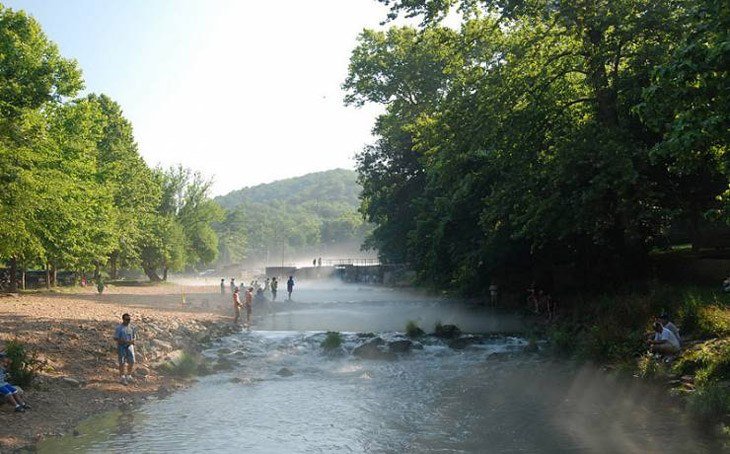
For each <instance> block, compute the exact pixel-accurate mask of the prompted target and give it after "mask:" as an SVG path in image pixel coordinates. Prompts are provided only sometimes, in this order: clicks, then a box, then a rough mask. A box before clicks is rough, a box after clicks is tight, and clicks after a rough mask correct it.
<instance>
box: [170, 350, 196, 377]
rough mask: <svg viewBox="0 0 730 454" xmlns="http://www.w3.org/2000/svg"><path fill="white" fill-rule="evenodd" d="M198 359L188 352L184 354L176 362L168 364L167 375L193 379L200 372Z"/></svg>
mask: <svg viewBox="0 0 730 454" xmlns="http://www.w3.org/2000/svg"><path fill="white" fill-rule="evenodd" d="M198 363H199V361H198V358H197V357H196V356H195V355H193V354H190V353H188V352H183V353H182V354H181V355H180V357H179V358H178V359H177V360H176V361H175V362H168V363H166V364H165V366H164V370H165V372H166V373H168V374H170V375H174V376H176V377H191V376H193V375H195V374H196V373H197V371H198Z"/></svg>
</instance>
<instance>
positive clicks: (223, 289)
mask: <svg viewBox="0 0 730 454" xmlns="http://www.w3.org/2000/svg"><path fill="white" fill-rule="evenodd" d="M225 294H226V280H225V279H222V278H221V295H225Z"/></svg>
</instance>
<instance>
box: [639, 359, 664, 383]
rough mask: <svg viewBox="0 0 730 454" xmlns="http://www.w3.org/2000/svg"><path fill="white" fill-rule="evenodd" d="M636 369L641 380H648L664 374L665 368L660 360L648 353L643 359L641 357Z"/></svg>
mask: <svg viewBox="0 0 730 454" xmlns="http://www.w3.org/2000/svg"><path fill="white" fill-rule="evenodd" d="M636 369H637V371H638V373H639V376H640V377H641V378H647V379H651V378H656V377H657V376H660V375H662V373H663V367H662V364H661V362H660V360H657V359H656V358H654V356H653V355H651V354H648V353H645V354H643V355H641V357H639V361H638V362H637V365H636Z"/></svg>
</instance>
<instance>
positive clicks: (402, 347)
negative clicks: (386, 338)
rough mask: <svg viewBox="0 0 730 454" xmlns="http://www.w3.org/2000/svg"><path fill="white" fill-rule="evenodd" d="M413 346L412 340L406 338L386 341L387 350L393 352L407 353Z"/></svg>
mask: <svg viewBox="0 0 730 454" xmlns="http://www.w3.org/2000/svg"><path fill="white" fill-rule="evenodd" d="M412 348H413V342H411V341H410V340H408V339H401V340H394V341H390V342H388V350H389V351H391V352H393V353H409V352H410V351H411V349H412Z"/></svg>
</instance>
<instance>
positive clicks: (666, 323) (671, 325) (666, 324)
mask: <svg viewBox="0 0 730 454" xmlns="http://www.w3.org/2000/svg"><path fill="white" fill-rule="evenodd" d="M658 320H659V323H661V324H662V326H663V327H665V328H666V329H668V330H669V331H671V332H672V334H674V337H676V338H677V341H678V342H679V345H680V346H681V345H682V337H681V336H680V335H679V328H677V325H675V324H674V323H672V322H671V321H670V320H669V315H667V314H666V313H663V314H661V315H660V316H659V317H658Z"/></svg>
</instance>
